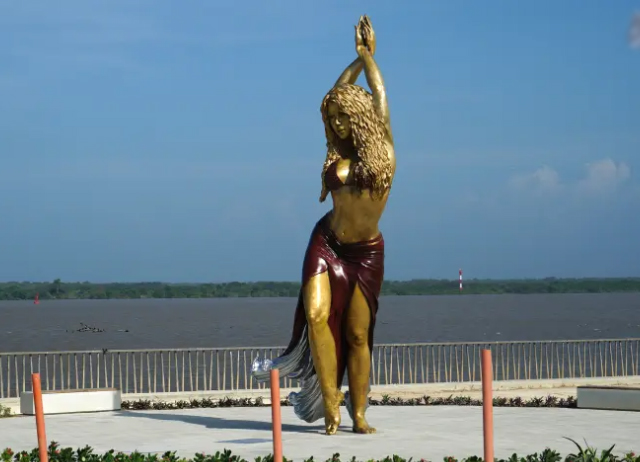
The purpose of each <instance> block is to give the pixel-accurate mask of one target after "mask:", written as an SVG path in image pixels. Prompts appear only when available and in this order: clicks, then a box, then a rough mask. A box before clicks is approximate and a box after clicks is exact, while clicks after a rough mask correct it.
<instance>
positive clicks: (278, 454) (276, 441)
mask: <svg viewBox="0 0 640 462" xmlns="http://www.w3.org/2000/svg"><path fill="white" fill-rule="evenodd" d="M271 421H272V425H273V461H274V462H282V416H281V414H280V373H279V371H278V369H271Z"/></svg>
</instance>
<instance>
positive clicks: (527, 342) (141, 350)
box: [0, 337, 640, 356]
mask: <svg viewBox="0 0 640 462" xmlns="http://www.w3.org/2000/svg"><path fill="white" fill-rule="evenodd" d="M638 341H640V338H635V337H630V338H606V339H583V340H513V341H495V342H483V341H478V342H438V343H376V344H374V345H373V348H425V347H446V346H458V347H465V346H474V345H476V346H477V345H539V344H546V345H560V344H577V343H613V342H638ZM285 348H286V345H283V346H252V347H221V348H220V347H216V348H151V349H144V348H135V349H130V350H110V349H108V348H105V349H102V350H61V351H16V352H5V353H0V356H35V355H51V354H56V355H72V354H105V353H109V354H117V353H168V352H171V353H174V352H176V353H181V352H185V353H186V352H196V351H200V352H229V351H249V350H284V349H285Z"/></svg>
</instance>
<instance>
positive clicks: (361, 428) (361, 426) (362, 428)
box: [353, 417, 376, 435]
mask: <svg viewBox="0 0 640 462" xmlns="http://www.w3.org/2000/svg"><path fill="white" fill-rule="evenodd" d="M353 432H354V433H361V434H364V435H369V434H371V433H375V432H376V429H375V428H373V427H371V426H370V425H369V424H368V423H367V421H366V420H364V417H362V418H357V419H355V420H354V421H353Z"/></svg>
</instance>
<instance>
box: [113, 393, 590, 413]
mask: <svg viewBox="0 0 640 462" xmlns="http://www.w3.org/2000/svg"><path fill="white" fill-rule="evenodd" d="M280 404H281V406H290V405H291V403H290V402H289V400H288V399H283V400H281V402H280ZM342 405H344V402H343V403H342ZM369 405H371V406H482V400H480V399H473V398H470V397H468V396H449V397H447V398H432V397H430V396H423V397H422V398H406V399H403V398H392V397H390V396H388V395H384V396H383V397H382V399H372V398H369ZM493 405H494V406H495V407H562V408H575V407H577V402H576V398H575V397H573V396H571V397H569V398H558V397H556V396H551V395H549V396H547V397H546V398H541V397H537V398H531V399H523V398H520V397H515V398H494V399H493ZM263 406H270V404H268V403H265V402H264V401H263V399H262V398H255V399H253V398H228V397H227V398H222V399H220V400H213V399H210V398H203V399H192V400H189V401H186V400H182V401H175V402H164V401H151V400H142V399H141V400H137V401H123V402H122V408H123V409H131V410H149V409H155V410H163V409H195V408H217V407H263Z"/></svg>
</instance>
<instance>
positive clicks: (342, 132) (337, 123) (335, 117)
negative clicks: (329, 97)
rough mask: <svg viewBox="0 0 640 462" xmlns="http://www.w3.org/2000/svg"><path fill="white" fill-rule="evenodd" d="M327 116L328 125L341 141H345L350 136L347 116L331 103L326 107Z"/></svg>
mask: <svg viewBox="0 0 640 462" xmlns="http://www.w3.org/2000/svg"><path fill="white" fill-rule="evenodd" d="M327 115H328V116H329V123H330V124H331V128H332V129H333V131H334V132H335V133H336V135H338V136H339V137H340V138H341V139H343V140H345V139H347V138H348V137H349V135H351V122H350V121H349V116H348V115H347V114H345V113H344V112H342V111H340V106H338V105H337V104H336V103H334V102H333V101H331V102H329V104H328V105H327Z"/></svg>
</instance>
